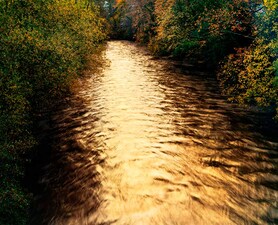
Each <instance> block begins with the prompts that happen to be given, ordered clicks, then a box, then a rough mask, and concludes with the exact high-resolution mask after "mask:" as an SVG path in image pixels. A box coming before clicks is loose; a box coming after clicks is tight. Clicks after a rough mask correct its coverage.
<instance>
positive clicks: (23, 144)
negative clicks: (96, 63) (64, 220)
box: [0, 0, 106, 224]
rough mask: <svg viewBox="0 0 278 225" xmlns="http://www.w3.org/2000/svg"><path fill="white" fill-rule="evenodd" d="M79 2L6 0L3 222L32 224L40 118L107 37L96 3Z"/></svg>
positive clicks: (0, 86)
mask: <svg viewBox="0 0 278 225" xmlns="http://www.w3.org/2000/svg"><path fill="white" fill-rule="evenodd" d="M78 2H79V3H78V4H76V3H75V1H66V0H59V1H58V0H36V1H31V0H18V1H9V0H6V1H0V15H1V16H0V31H1V32H0V48H1V51H0V93H1V97H0V224H25V223H26V215H28V208H29V203H30V202H29V200H28V199H29V197H28V196H29V195H27V192H26V190H25V189H24V188H23V187H22V179H23V176H24V172H25V169H24V165H25V164H26V163H27V161H28V157H27V156H28V154H29V152H30V149H32V148H33V147H34V145H35V143H36V139H35V138H34V135H33V134H32V131H33V121H34V118H35V117H36V115H38V114H40V113H41V112H43V111H44V110H45V109H50V108H51V107H52V106H53V104H54V103H55V102H56V100H57V99H59V98H61V97H62V96H64V95H65V94H66V93H68V92H69V87H70V85H71V83H72V81H73V80H74V79H75V78H76V77H77V76H78V75H79V74H80V71H81V69H82V68H83V66H84V64H85V62H86V55H87V54H89V53H91V52H92V51H94V49H95V48H96V46H97V45H99V43H101V42H102V41H103V40H104V39H105V38H106V34H105V33H106V32H105V30H103V24H104V20H103V19H101V18H100V17H99V14H98V11H97V9H96V7H94V5H92V4H91V5H90V7H88V4H87V3H86V2H85V1H84V2H82V1H78Z"/></svg>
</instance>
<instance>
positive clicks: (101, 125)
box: [33, 41, 278, 225]
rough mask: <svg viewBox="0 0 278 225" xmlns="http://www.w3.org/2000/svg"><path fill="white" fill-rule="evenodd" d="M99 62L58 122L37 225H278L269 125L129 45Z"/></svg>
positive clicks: (274, 140) (210, 86) (198, 77)
mask: <svg viewBox="0 0 278 225" xmlns="http://www.w3.org/2000/svg"><path fill="white" fill-rule="evenodd" d="M105 58H106V60H107V62H108V63H107V65H105V66H104V68H103V71H102V72H100V73H99V74H94V75H92V76H91V78H89V79H88V80H87V81H86V84H85V85H84V87H83V88H82V90H81V91H79V92H78V93H77V94H76V96H75V97H73V99H72V104H71V107H65V109H63V110H60V111H58V112H57V113H56V115H55V116H54V121H55V123H56V124H57V126H56V127H55V129H54V130H53V131H52V133H53V136H55V140H54V144H53V150H52V153H51V161H50V163H49V164H48V165H46V166H45V167H44V168H43V171H44V175H43V176H42V177H41V179H40V183H41V185H42V186H43V188H44V192H43V194H40V195H38V196H37V199H38V200H37V206H36V207H35V208H36V209H35V211H36V213H35V216H34V219H33V220H34V224H53V225H64V224H65V225H75V224H77V225H78V224H81V225H83V224H84V225H89V224H92V225H101V224H102V225H104V224H105V225H106V224H126V225H132V224H135V225H152V224H169V225H176V224H177V225H178V224H179V225H180V224H182V225H186V224H190V225H191V224H192V225H195V224H196V225H201V224H219V225H224V224H225V225H229V224H277V223H278V211H277V207H278V202H277V197H278V185H277V184H278V176H277V175H278V173H277V161H278V151H277V149H278V137H277V133H275V132H277V127H275V126H273V125H271V123H272V122H271V120H269V119H268V118H267V117H266V116H265V115H264V114H262V113H259V112H252V111H250V110H249V111H247V110H246V109H241V108H239V107H237V106H235V105H232V104H229V103H227V102H226V101H225V99H224V98H223V97H221V96H220V94H219V91H218V88H217V84H216V82H215V80H214V79H213V78H209V77H208V76H206V74H203V73H196V72H195V73H193V72H189V71H187V72H186V71H185V70H184V69H183V68H182V67H180V66H179V67H177V66H175V65H174V64H175V63H173V62H170V61H166V60H159V59H155V58H153V57H152V56H150V55H149V54H148V53H147V52H146V51H145V50H144V49H142V48H141V47H137V46H136V45H135V44H133V43H130V42H124V41H112V42H109V43H108V46H107V50H106V52H105ZM196 69H198V68H196ZM80 102H83V103H82V104H81V103H80Z"/></svg>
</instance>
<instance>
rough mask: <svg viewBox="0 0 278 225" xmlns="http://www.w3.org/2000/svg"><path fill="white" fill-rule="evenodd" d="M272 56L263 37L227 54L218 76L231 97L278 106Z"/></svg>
mask: <svg viewBox="0 0 278 225" xmlns="http://www.w3.org/2000/svg"><path fill="white" fill-rule="evenodd" d="M272 56H273V54H272V53H271V49H270V45H269V44H268V45H266V44H264V43H263V42H262V41H257V42H255V43H253V45H251V46H250V47H248V48H240V49H237V52H236V54H231V55H229V56H228V58H227V60H226V61H225V62H224V63H223V65H222V67H221V68H220V70H219V71H218V79H219V81H220V85H221V87H222V88H223V92H224V93H225V94H227V95H228V96H230V97H229V98H230V100H231V101H236V102H239V103H241V104H248V105H256V106H260V107H270V106H274V107H277V103H278V101H277V99H278V86H277V77H275V68H274V67H273V65H272Z"/></svg>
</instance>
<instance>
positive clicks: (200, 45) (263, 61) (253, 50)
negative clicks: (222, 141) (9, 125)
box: [106, 0, 278, 119]
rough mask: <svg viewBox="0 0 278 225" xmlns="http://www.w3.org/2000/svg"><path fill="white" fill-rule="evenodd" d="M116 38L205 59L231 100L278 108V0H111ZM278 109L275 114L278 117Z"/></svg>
mask: <svg viewBox="0 0 278 225" xmlns="http://www.w3.org/2000/svg"><path fill="white" fill-rule="evenodd" d="M106 2H110V3H111V4H112V5H113V7H110V11H108V13H107V15H106V16H107V18H108V20H109V21H110V24H111V28H112V31H114V32H112V36H114V37H115V38H126V39H135V40H136V41H139V42H143V43H146V44H148V46H149V48H150V49H151V50H152V51H153V52H154V53H155V54H158V55H172V56H173V57H176V58H180V59H182V58H186V59H187V60H188V61H192V62H193V63H194V62H196V61H198V62H200V61H201V62H204V63H205V64H206V66H207V68H208V69H213V70H214V71H216V73H217V77H218V79H219V83H220V86H221V89H222V91H223V93H224V94H226V95H228V98H229V100H231V101H234V102H239V103H241V104H245V105H253V106H258V107H259V108H262V109H267V110H272V111H275V110H278V108H277V103H278V72H277V71H278V60H277V55H278V37H277V32H278V2H277V0H264V1H263V0H119V1H116V2H115V1H113V0H110V1H106ZM277 115H278V111H277V112H276V119H278V116H277Z"/></svg>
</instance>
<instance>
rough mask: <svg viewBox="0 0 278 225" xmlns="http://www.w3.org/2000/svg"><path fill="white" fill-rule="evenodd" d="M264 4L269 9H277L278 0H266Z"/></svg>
mask: <svg viewBox="0 0 278 225" xmlns="http://www.w3.org/2000/svg"><path fill="white" fill-rule="evenodd" d="M264 5H265V6H266V7H267V9H268V10H272V11H275V10H276V9H277V8H278V2H277V0H264Z"/></svg>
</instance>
